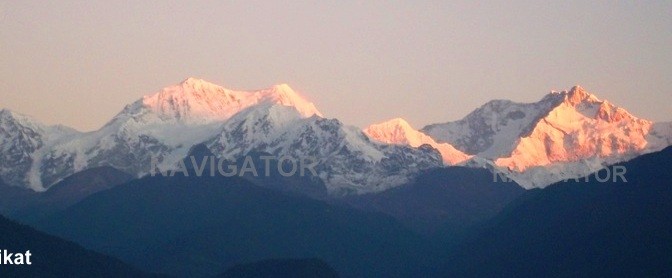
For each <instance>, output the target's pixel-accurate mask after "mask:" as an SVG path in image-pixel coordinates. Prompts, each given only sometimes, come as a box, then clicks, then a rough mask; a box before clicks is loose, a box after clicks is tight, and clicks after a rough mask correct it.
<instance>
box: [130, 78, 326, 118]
mask: <svg viewBox="0 0 672 278" xmlns="http://www.w3.org/2000/svg"><path fill="white" fill-rule="evenodd" d="M260 103H275V104H280V105H285V106H291V107H293V108H294V109H296V110H297V111H299V113H300V114H301V115H302V116H303V117H310V116H312V115H317V116H320V117H322V114H321V113H320V112H319V111H318V110H317V108H315V105H313V104H312V103H311V102H309V101H307V100H305V99H304V98H303V97H301V96H300V95H299V94H298V93H296V92H295V91H294V90H292V88H290V87H289V86H288V85H287V84H280V85H275V86H273V87H271V88H268V89H263V90H258V91H235V90H229V89H226V88H224V87H221V86H219V85H215V84H212V83H210V82H207V81H205V80H202V79H198V78H193V77H190V78H187V79H186V80H184V81H182V83H180V84H177V85H173V86H169V87H166V88H163V89H162V90H161V91H159V92H157V93H155V94H152V95H148V96H145V97H143V98H142V99H141V100H139V101H138V104H136V105H135V107H142V108H144V109H147V110H149V111H151V112H152V113H154V114H156V115H158V116H159V118H161V119H165V120H176V121H179V122H184V123H196V124H206V123H211V122H216V121H224V120H227V119H229V118H230V117H231V116H233V115H235V114H236V113H238V112H240V111H242V110H243V109H245V108H247V107H250V106H253V105H257V104H260Z"/></svg>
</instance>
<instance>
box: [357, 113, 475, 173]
mask: <svg viewBox="0 0 672 278" xmlns="http://www.w3.org/2000/svg"><path fill="white" fill-rule="evenodd" d="M364 133H365V134H366V135H367V136H369V138H371V139H373V140H376V141H378V142H381V143H385V144H397V145H409V146H411V147H420V146H421V145H424V144H427V145H429V146H432V147H433V148H435V149H437V150H438V151H439V153H440V154H441V157H442V159H443V163H444V164H445V165H456V164H460V163H463V162H465V161H466V160H468V159H470V158H471V157H472V156H471V155H467V154H465V153H463V152H461V151H459V150H457V149H455V147H453V146H451V145H450V144H448V143H437V142H436V141H434V139H432V138H431V137H429V136H427V135H426V134H424V133H422V132H420V131H418V130H416V129H414V128H413V127H411V125H410V124H409V123H408V122H406V120H404V119H401V118H396V119H392V120H389V121H386V122H382V123H378V124H373V125H370V126H368V127H367V128H365V129H364Z"/></svg>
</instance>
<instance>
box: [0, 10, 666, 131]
mask: <svg viewBox="0 0 672 278" xmlns="http://www.w3.org/2000/svg"><path fill="white" fill-rule="evenodd" d="M315 2H320V3H319V4H317V3H315ZM616 2H617V1H585V2H583V1H581V2H579V1H557V2H555V3H549V1H501V2H500V1H497V2H495V1H488V4H485V3H475V2H474V1H406V2H398V1H384V2H383V1H381V2H378V1H361V2H360V1H306V2H303V1H287V3H281V2H276V1H249V0H248V1H184V2H178V1H32V0H21V1H7V0H0V107H1V108H9V109H12V110H14V111H17V112H21V113H24V114H28V115H32V116H34V117H36V118H37V119H39V120H41V121H43V122H45V123H49V124H53V123H62V124H66V125H69V126H72V127H75V128H78V129H80V130H93V129H97V128H99V127H100V126H102V125H103V124H104V123H105V122H106V121H107V120H109V119H110V118H111V117H112V116H114V115H115V114H116V113H117V112H119V111H120V110H121V109H122V108H123V106H124V105H126V104H128V103H131V102H133V101H135V100H136V99H138V98H140V97H141V96H143V95H146V94H150V93H153V92H156V91H158V90H159V89H161V88H162V87H165V86H167V85H171V84H175V83H178V82H180V81H182V80H183V79H185V78H186V77H189V76H195V77H200V78H203V79H206V80H208V81H211V82H213V83H216V84H219V85H223V86H224V87H227V88H232V89H258V88H265V87H270V86H271V85H273V84H276V83H288V84H290V86H292V87H293V88H294V89H295V90H297V91H299V92H301V93H302V95H304V96H305V97H306V98H308V99H309V100H311V101H313V102H314V103H315V105H316V106H317V107H318V109H320V110H321V111H322V112H323V114H324V115H325V116H327V117H335V118H339V119H341V120H342V121H343V122H345V123H347V124H353V125H357V126H360V127H362V126H366V125H368V124H370V123H374V122H380V121H383V120H386V119H389V118H393V117H403V118H406V119H407V120H408V121H409V122H410V123H411V124H412V125H413V126H415V127H416V128H419V127H422V126H424V125H426V124H429V123H435V122H445V121H449V120H456V119H460V118H462V117H463V116H465V115H466V114H467V113H469V112H470V111H472V110H473V109H475V108H476V107H478V106H480V105H482V104H483V103H485V102H486V101H488V100H491V99H511V100H514V101H522V102H531V101H537V100H539V99H540V98H542V97H543V95H544V94H546V93H547V92H549V91H550V90H563V89H568V88H570V87H571V86H572V85H575V84H581V85H582V86H583V87H584V88H585V89H587V90H588V91H591V92H593V93H596V94H597V95H598V96H599V97H601V98H604V99H608V100H610V101H611V102H613V103H615V104H617V105H620V106H623V107H625V108H626V109H628V110H630V111H631V112H632V113H634V114H635V115H637V116H640V117H643V118H648V119H653V120H657V121H661V120H666V121H669V120H672V1H628V2H634V3H626V2H625V1H618V3H616ZM639 2H642V3H639ZM644 2H646V4H645V3H644Z"/></svg>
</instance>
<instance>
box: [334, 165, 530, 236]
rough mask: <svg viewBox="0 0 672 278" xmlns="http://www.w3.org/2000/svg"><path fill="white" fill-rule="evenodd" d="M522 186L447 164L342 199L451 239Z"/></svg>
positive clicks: (514, 195) (480, 220) (501, 205)
mask: <svg viewBox="0 0 672 278" xmlns="http://www.w3.org/2000/svg"><path fill="white" fill-rule="evenodd" d="M524 191H525V190H524V189H523V188H521V187H520V186H519V185H518V184H516V183H515V182H511V183H497V182H495V181H493V177H492V173H491V172H490V171H488V170H486V169H475V168H467V167H446V168H439V169H433V170H429V171H425V172H423V173H422V174H420V175H418V176H417V177H416V178H415V179H414V180H413V181H411V182H409V183H408V184H405V185H403V186H399V187H396V188H392V189H390V190H387V191H384V192H380V193H375V194H364V195H360V196H351V197H349V198H345V199H344V201H345V202H346V203H347V204H349V205H350V206H354V207H357V208H359V209H363V210H370V211H377V212H382V213H385V214H388V215H390V216H392V217H394V218H396V219H397V220H399V222H401V223H403V224H405V225H406V226H407V227H409V228H411V229H413V230H415V231H416V232H418V233H421V234H423V235H428V236H431V237H433V238H437V239H440V240H442V241H446V242H449V243H456V242H459V240H460V239H461V237H462V236H464V235H465V233H467V231H468V230H469V229H471V228H473V227H474V226H476V225H480V224H482V223H484V222H485V221H488V220H490V218H492V217H494V216H496V215H497V214H498V213H499V212H501V210H502V209H504V207H505V206H506V205H508V204H509V203H510V202H511V201H513V200H514V199H516V198H517V197H519V196H520V195H522V194H523V193H524Z"/></svg>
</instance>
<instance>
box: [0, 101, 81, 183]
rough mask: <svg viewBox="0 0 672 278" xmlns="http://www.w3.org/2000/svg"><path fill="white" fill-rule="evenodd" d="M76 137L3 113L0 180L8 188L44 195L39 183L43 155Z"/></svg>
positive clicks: (0, 117)
mask: <svg viewBox="0 0 672 278" xmlns="http://www.w3.org/2000/svg"><path fill="white" fill-rule="evenodd" d="M77 135H79V133H78V132H77V131H75V130H73V129H70V128H67V127H64V126H46V125H42V124H40V123H38V122H37V121H36V120H34V119H32V118H30V117H28V116H25V115H21V114H18V113H15V112H12V111H9V110H6V109H2V110H0V156H1V158H2V159H0V176H1V177H2V178H3V180H4V181H5V182H6V183H7V184H9V185H12V186H22V187H30V188H32V189H33V190H36V191H43V190H44V188H42V187H41V186H40V182H39V180H40V174H39V170H40V169H39V167H40V161H41V156H42V153H43V152H44V151H46V150H48V149H49V148H50V147H51V146H53V145H54V144H57V143H58V142H59V141H62V140H65V139H67V138H71V137H73V136H77Z"/></svg>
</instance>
